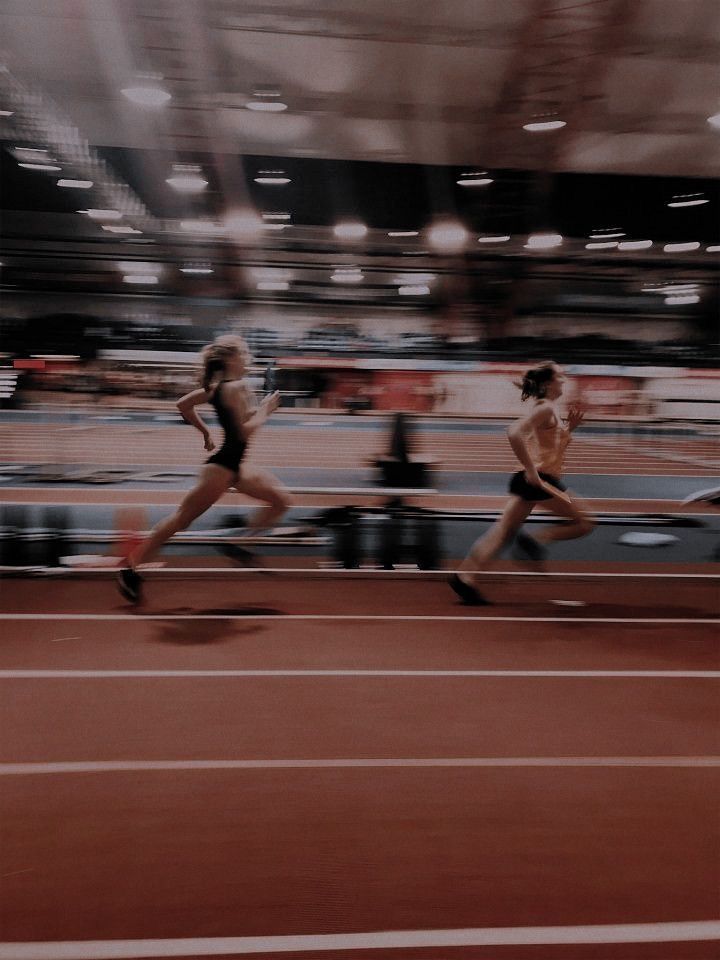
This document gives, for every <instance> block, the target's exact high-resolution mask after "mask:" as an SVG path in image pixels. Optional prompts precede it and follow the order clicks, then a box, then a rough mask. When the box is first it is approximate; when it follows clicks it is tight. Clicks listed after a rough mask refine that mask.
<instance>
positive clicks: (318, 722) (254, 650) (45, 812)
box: [0, 572, 720, 960]
mask: <svg viewBox="0 0 720 960" xmlns="http://www.w3.org/2000/svg"><path fill="white" fill-rule="evenodd" d="M176 576H177V575H174V574H173V575H170V576H169V577H168V576H167V575H165V574H163V575H162V576H160V577H158V578H157V579H151V580H150V581H149V582H148V591H147V592H148V597H147V600H146V603H145V604H144V605H143V606H142V607H139V608H128V607H127V606H126V605H124V604H123V603H122V602H121V601H120V600H119V598H118V597H117V595H116V594H115V593H114V589H113V586H112V583H111V582H110V580H109V579H107V578H105V577H100V578H98V579H95V580H91V579H89V578H83V579H74V578H70V579H58V580H30V579H12V580H11V579H8V580H5V581H3V582H2V583H0V592H1V593H0V597H1V602H0V609H1V610H2V614H1V615H0V618H1V622H2V633H3V640H2V643H1V644H0V681H1V682H2V691H3V697H2V715H1V716H0V737H1V738H2V764H0V775H1V777H2V790H1V791H0V797H1V799H0V829H1V830H2V834H3V836H2V839H1V843H0V849H1V856H2V866H1V867H0V874H1V875H2V890H3V895H2V902H1V906H0V910H1V911H2V914H1V917H0V926H1V928H2V931H3V933H2V941H4V942H3V943H2V944H0V960H8V958H13V960H21V958H25V960H29V958H31V957H36V958H44V960H53V958H54V960H59V958H76V957H77V958H79V957H92V958H101V957H146V956H162V957H174V956H186V957H187V956H192V957H205V956H226V957H235V956H246V955H256V956H261V957H263V958H265V960H267V958H271V957H281V956H291V957H294V958H296V960H309V958H311V957H317V956H319V957H323V958H328V960H333V958H337V960H340V958H342V960H350V958H362V960H378V958H390V960H415V958H417V960H420V958H422V960H455V958H457V960H461V958H462V960H469V958H473V960H536V958H537V960H539V958H542V960H591V958H592V960H618V958H623V960H644V958H653V960H699V958H702V960H716V958H717V957H718V948H719V938H720V922H718V919H717V918H718V903H717V886H718V883H717V882H718V878H719V876H720V871H719V858H720V839H719V838H718V817H717V795H718V794H717V786H718V785H717V779H718V765H719V764H720V760H719V758H718V754H719V753H720V751H718V744H717V731H718V703H719V702H720V700H719V698H718V697H717V690H716V686H717V681H718V678H719V677H720V670H719V669H718V667H719V666H720V665H719V664H718V659H717V646H716V635H717V629H716V627H717V615H718V602H717V601H718V579H717V577H705V578H700V577H695V578H687V577H681V576H677V577H669V578H668V577H658V576H648V577H645V578H641V577H637V578H636V577H629V578H617V577H602V576H601V577H595V578H592V577H587V576H584V575H583V576H575V577H567V578H561V577H532V578H523V577H516V578H512V577H500V578H498V579H497V580H496V581H494V582H492V583H489V584H488V592H489V593H492V595H493V599H494V600H495V601H496V603H495V604H494V605H493V606H492V607H487V608H481V609H478V608H467V607H462V606H457V605H455V604H454V603H453V601H452V597H451V596H450V595H449V592H448V589H447V587H446V586H445V584H444V583H443V582H441V581H440V580H437V579H431V578H427V577H425V576H410V575H409V576H408V577H407V579H403V578H400V577H396V576H385V575H376V576H369V577H368V578H362V577H353V576H349V575H346V574H344V573H343V572H338V573H334V572H330V573H328V574H327V575H326V576H321V575H319V574H316V575H315V576H313V577H309V576H303V575H302V574H299V575H297V576H294V577H292V576H288V575H285V574H281V573H267V572H266V573H264V574H255V573H244V572H243V573H241V574H239V575H237V576H234V575H233V576H230V575H228V574H226V575H225V578H224V579H217V578H213V579H211V578H205V579H177V578H175V579H173V577H176ZM553 600H555V601H557V600H561V601H564V603H561V604H558V603H553V602H551V601H553ZM569 601H572V603H568V602H569ZM87 941H92V942H91V943H88V942H87ZM138 941H141V942H138Z"/></svg>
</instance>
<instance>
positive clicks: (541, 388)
mask: <svg viewBox="0 0 720 960" xmlns="http://www.w3.org/2000/svg"><path fill="white" fill-rule="evenodd" d="M554 376H555V364H554V363H552V362H548V363H541V364H540V366H539V367H533V369H532V370H528V371H527V373H526V374H525V376H524V377H523V379H522V383H520V384H518V386H519V387H520V389H521V390H522V394H521V397H520V398H521V399H522V400H528V399H529V398H530V397H536V398H537V399H538V400H542V398H543V397H544V396H545V394H546V393H547V386H548V384H549V383H550V381H551V380H552V378H553V377H554Z"/></svg>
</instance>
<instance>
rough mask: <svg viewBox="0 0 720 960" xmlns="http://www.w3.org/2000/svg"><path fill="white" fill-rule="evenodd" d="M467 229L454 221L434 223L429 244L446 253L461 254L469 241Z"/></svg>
mask: <svg viewBox="0 0 720 960" xmlns="http://www.w3.org/2000/svg"><path fill="white" fill-rule="evenodd" d="M469 236H470V235H469V233H468V232H467V230H466V229H465V227H464V226H463V225H462V224H461V223H459V222H454V221H447V222H441V223H434V224H433V225H432V226H431V227H430V229H429V230H428V235H427V238H428V243H429V244H430V246H431V247H434V248H435V250H438V251H442V252H444V253H459V252H460V251H461V250H462V249H463V248H464V246H465V244H466V243H467V241H468V237H469Z"/></svg>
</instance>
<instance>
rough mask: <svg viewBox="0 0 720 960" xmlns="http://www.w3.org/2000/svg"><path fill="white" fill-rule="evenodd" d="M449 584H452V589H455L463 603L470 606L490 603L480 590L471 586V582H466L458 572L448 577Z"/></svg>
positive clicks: (482, 605)
mask: <svg viewBox="0 0 720 960" xmlns="http://www.w3.org/2000/svg"><path fill="white" fill-rule="evenodd" d="M448 584H449V585H450V589H451V590H454V591H455V593H456V594H457V595H458V596H459V597H460V600H461V601H462V603H464V604H465V605H466V606H468V607H485V606H488V605H489V603H490V601H489V600H486V599H485V597H484V596H483V595H482V594H481V593H480V591H479V590H476V589H475V587H471V586H470V584H469V583H465V581H464V580H461V579H460V577H459V576H458V575H457V574H456V573H454V574H453V575H452V576H451V577H449V578H448Z"/></svg>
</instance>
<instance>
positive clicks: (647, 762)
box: [0, 756, 720, 777]
mask: <svg viewBox="0 0 720 960" xmlns="http://www.w3.org/2000/svg"><path fill="white" fill-rule="evenodd" d="M413 767H415V768H428V767H429V768H444V767H463V768H467V767H705V768H707V767H711V768H712V767H720V756H718V757H713V756H702V757H681V756H676V757H378V758H362V757H337V758H328V759H323V758H318V759H315V760H307V759H302V758H298V759H285V760H269V759H261V760H58V761H37V762H32V761H28V762H23V763H0V777H18V776H20V777H22V776H25V777H27V776H38V775H46V774H70V773H128V772H132V771H135V772H139V771H144V772H154V771H158V770H175V771H196V770H336V769H352V768H362V769H371V770H376V769H383V768H413Z"/></svg>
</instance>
